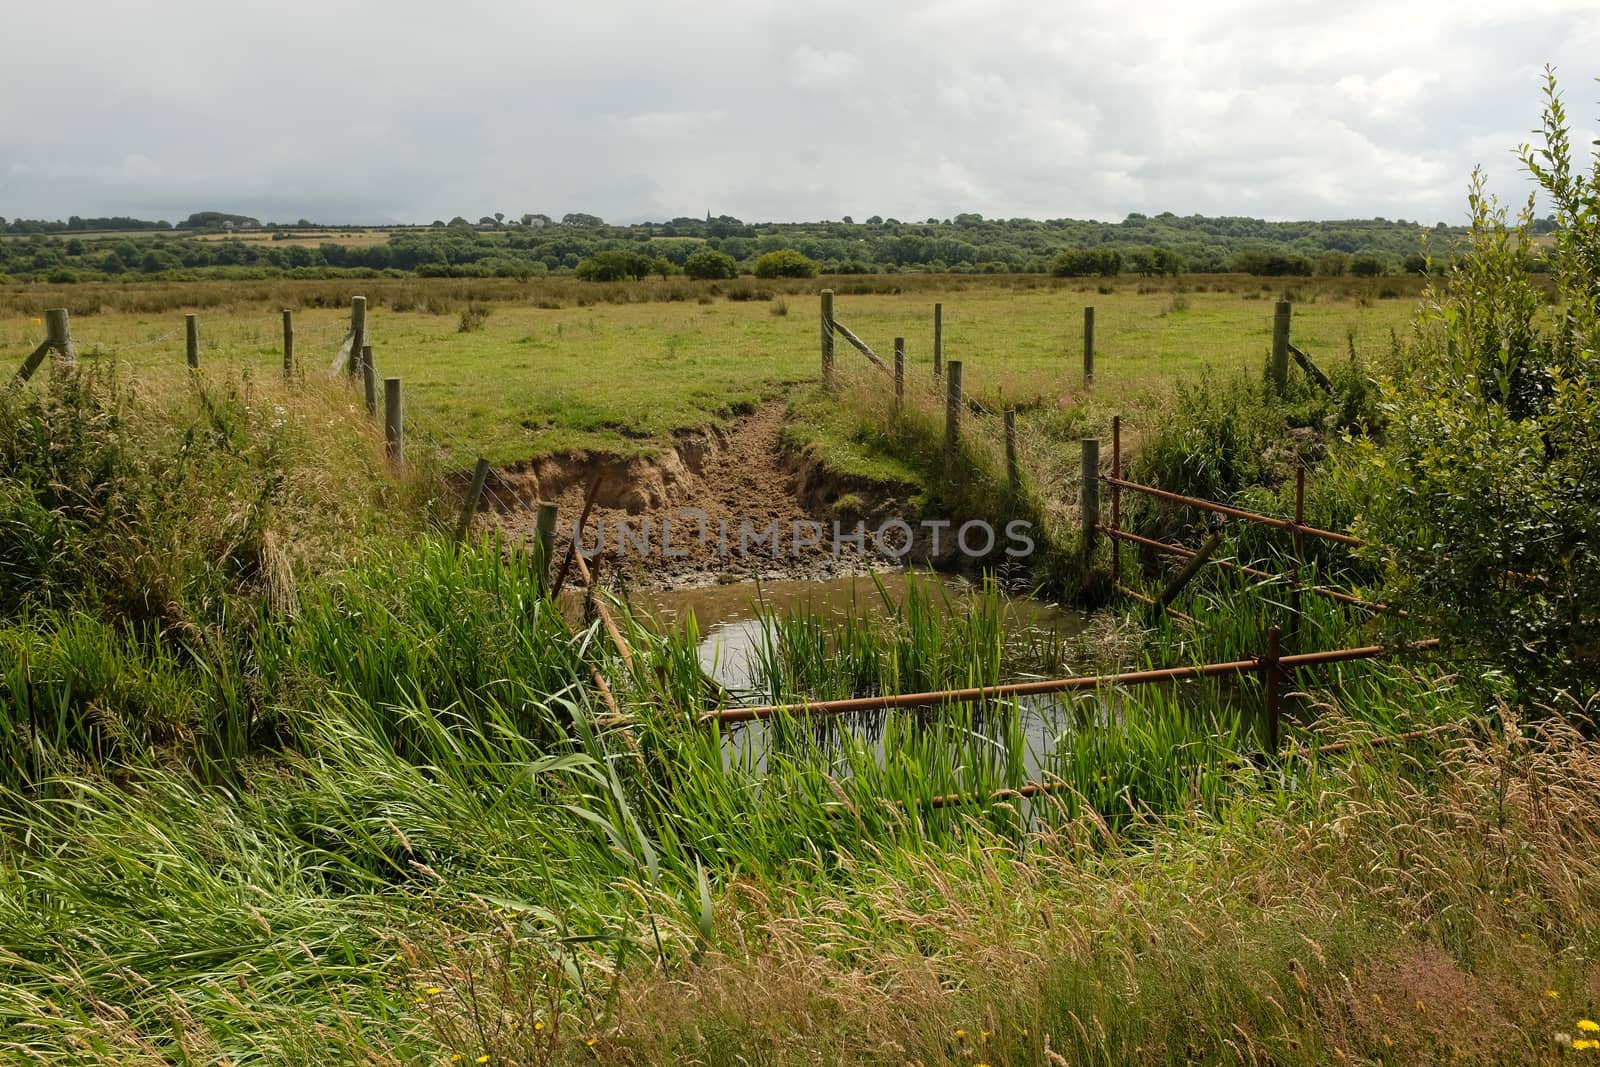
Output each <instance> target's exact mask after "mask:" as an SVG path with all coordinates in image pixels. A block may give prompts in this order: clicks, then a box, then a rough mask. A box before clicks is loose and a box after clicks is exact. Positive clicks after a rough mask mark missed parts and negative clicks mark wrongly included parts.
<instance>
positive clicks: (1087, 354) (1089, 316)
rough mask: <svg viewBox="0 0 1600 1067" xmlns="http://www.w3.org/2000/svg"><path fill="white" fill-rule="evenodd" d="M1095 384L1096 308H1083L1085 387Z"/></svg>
mask: <svg viewBox="0 0 1600 1067" xmlns="http://www.w3.org/2000/svg"><path fill="white" fill-rule="evenodd" d="M1093 384H1094V308H1093V307H1086V308H1084V309H1083V387H1084V388H1085V389H1087V388H1089V386H1091V385H1093Z"/></svg>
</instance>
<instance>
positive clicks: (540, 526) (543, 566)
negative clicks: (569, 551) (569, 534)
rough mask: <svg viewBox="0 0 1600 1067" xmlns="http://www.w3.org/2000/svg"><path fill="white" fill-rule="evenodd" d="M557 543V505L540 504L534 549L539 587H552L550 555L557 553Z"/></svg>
mask: <svg viewBox="0 0 1600 1067" xmlns="http://www.w3.org/2000/svg"><path fill="white" fill-rule="evenodd" d="M555 544H556V506H555V505H554V504H540V505H539V517H538V518H537V519H536V520H535V521H534V525H533V549H534V552H535V553H536V556H537V558H536V559H535V560H534V565H535V567H536V568H537V570H538V575H539V588H540V589H541V590H548V589H549V588H550V557H551V556H553V555H554V554H555Z"/></svg>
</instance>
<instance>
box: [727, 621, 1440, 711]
mask: <svg viewBox="0 0 1600 1067" xmlns="http://www.w3.org/2000/svg"><path fill="white" fill-rule="evenodd" d="M1438 644H1439V641H1438V638H1429V639H1428V640H1426V641H1419V642H1415V643H1413V644H1410V645H1407V646H1406V647H1407V648H1411V649H1421V648H1434V647H1436V646H1437V645H1438ZM1390 651H1392V649H1390V648H1389V647H1387V646H1385V645H1365V646H1362V647H1361V648H1340V649H1334V650H1332V651H1328V652H1305V653H1301V654H1300V655H1297V656H1284V657H1283V658H1282V659H1281V660H1279V661H1278V662H1279V664H1280V666H1281V667H1282V668H1283V669H1284V670H1292V669H1294V668H1296V667H1310V666H1314V665H1316V664H1319V663H1342V662H1344V661H1346V660H1356V659H1373V658H1375V657H1377V656H1382V655H1384V654H1386V653H1388V652H1390ZM1260 669H1261V660H1260V659H1259V658H1253V659H1241V660H1232V661H1229V662H1227V663H1202V664H1198V665H1196V666H1193V667H1163V668H1160V669H1157V670H1149V671H1129V672H1126V673H1122V674H1094V675H1082V676H1078V677H1074V678H1052V679H1047V680H1043V681H1037V682H1010V683H1006V684H1002V685H991V686H978V687H976V688H972V689H945V690H936V691H932V692H926V693H897V694H884V695H880V696H871V697H851V698H848V699H845V700H822V701H817V702H815V703H813V702H810V701H801V702H800V703H798V704H767V705H762V706H759V707H749V708H723V709H719V710H715V711H707V712H702V713H701V715H700V721H701V722H725V723H737V722H752V721H755V720H757V719H770V718H773V717H775V716H778V715H785V714H787V715H846V714H849V713H850V712H855V711H883V710H886V709H889V708H912V707H917V706H919V705H925V704H946V703H971V702H977V701H985V700H1004V699H1008V698H1011V697H1026V696H1042V695H1044V694H1047V693H1065V692H1069V691H1073V690H1079V689H1102V688H1105V687H1107V686H1113V685H1152V684H1155V683H1158V682H1177V681H1183V680H1185V679H1188V678H1208V677H1211V676H1213V675H1219V674H1243V673H1247V672H1249V671H1256V670H1260Z"/></svg>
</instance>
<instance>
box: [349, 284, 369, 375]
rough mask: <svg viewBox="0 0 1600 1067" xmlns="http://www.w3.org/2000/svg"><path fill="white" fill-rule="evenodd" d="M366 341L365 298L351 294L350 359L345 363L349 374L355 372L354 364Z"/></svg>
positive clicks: (359, 357) (357, 360)
mask: <svg viewBox="0 0 1600 1067" xmlns="http://www.w3.org/2000/svg"><path fill="white" fill-rule="evenodd" d="M366 343H367V298H366V297H364V296H352V297H351V298H350V361H349V362H348V363H347V364H345V366H346V367H347V368H348V369H349V372H350V373H351V374H355V372H356V364H357V362H359V361H360V359H361V349H362V348H363V347H364V346H365V345H366Z"/></svg>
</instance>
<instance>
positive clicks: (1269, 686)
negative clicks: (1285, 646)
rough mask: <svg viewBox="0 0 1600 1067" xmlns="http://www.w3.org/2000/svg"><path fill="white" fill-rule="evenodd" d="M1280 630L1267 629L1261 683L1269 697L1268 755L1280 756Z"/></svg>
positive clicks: (1262, 658) (1281, 672)
mask: <svg viewBox="0 0 1600 1067" xmlns="http://www.w3.org/2000/svg"><path fill="white" fill-rule="evenodd" d="M1279 636H1280V635H1279V633H1278V628H1277V627H1276V626H1272V627H1268V629H1267V654H1266V655H1265V656H1262V657H1261V682H1262V688H1264V689H1265V690H1266V697H1267V753H1268V754H1269V755H1273V756H1276V755H1277V754H1278V734H1279V729H1280V725H1281V713H1280V710H1279V708H1278V684H1279V681H1280V679H1281V677H1282V674H1283V667H1282V666H1281V665H1280V664H1279V662H1278V641H1279Z"/></svg>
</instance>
